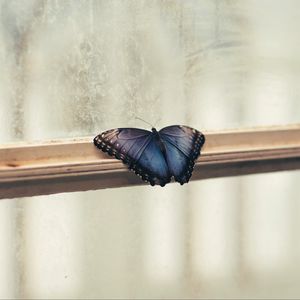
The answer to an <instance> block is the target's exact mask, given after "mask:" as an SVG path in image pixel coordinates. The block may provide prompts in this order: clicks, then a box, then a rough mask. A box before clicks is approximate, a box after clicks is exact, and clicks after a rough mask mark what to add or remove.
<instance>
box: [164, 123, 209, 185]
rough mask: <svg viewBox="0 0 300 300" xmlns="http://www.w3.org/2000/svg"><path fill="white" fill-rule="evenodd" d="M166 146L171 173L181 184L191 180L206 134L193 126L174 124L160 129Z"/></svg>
mask: <svg viewBox="0 0 300 300" xmlns="http://www.w3.org/2000/svg"><path fill="white" fill-rule="evenodd" d="M159 136H160V138H161V140H162V142H163V143H164V146H165V148H166V160H167V164H168V167H169V170H170V172H171V174H172V175H173V176H174V178H175V180H176V181H178V182H179V183H180V184H184V183H186V182H188V181H189V179H190V177H191V176H192V172H193V169H194V165H195V160H196V159H197V158H198V157H199V155H200V151H201V148H202V146H203V144H204V142H205V137H204V135H203V134H202V133H201V132H200V131H198V130H196V129H193V128H191V127H188V126H181V125H173V126H168V127H165V128H163V129H161V130H160V131H159Z"/></svg>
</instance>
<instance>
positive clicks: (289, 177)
mask: <svg viewBox="0 0 300 300" xmlns="http://www.w3.org/2000/svg"><path fill="white" fill-rule="evenodd" d="M299 26H300V2H299V1H296V0H294V1H293V0H287V1H280V0H244V1H225V0H224V1H222V0H221V1H219V0H215V1H214V0H211V1H208V0H207V1H198V0H195V1H192V0H188V1H139V0H133V1H131V0H130V1H129V0H124V1H104V0H103V1H79V0H77V1H54V0H53V1H46V0H45V1H38V0H27V1H23V2H20V1H17V0H7V1H5V0H0V45H1V47H0V70H1V72H0V128H1V130H0V143H1V144H2V143H6V142H14V141H32V140H44V139H49V138H51V139H52V138H64V137H76V136H93V135H96V134H97V133H99V132H100V131H102V130H105V129H108V128H114V127H123V126H139V127H145V124H143V123H141V122H140V121H138V120H136V119H134V117H135V116H139V117H141V118H143V119H145V120H147V121H148V122H150V123H154V124H156V125H157V127H163V126H166V125H169V124H187V125H190V126H193V127H195V128H197V129H199V130H201V131H204V132H205V131H206V130H212V129H224V128H235V127H238V128H240V127H244V126H262V125H273V124H275V125H280V124H287V123H297V122H298V123H299V121H300V102H299V96H300V86H299V79H300V54H299V53H300V51H299V50H300V35H299V34H298V31H299V30H298V28H299ZM299 178H300V173H299V171H293V172H281V173H274V174H262V175H252V176H245V177H235V178H219V179H210V180H203V181H197V182H191V183H189V184H187V185H184V186H180V185H178V184H170V185H167V186H166V187H164V188H160V187H154V188H152V187H148V186H143V187H128V188H120V189H108V190H101V191H93V192H82V193H70V194H59V195H51V196H40V197H32V198H22V199H13V200H3V201H0V244H1V247H0V265H1V268H0V298H37V299H41V298H60V299H61V298H76V299H78V298H83V299H86V298H105V299H106V298H117V297H119V298H139V299H140V298H158V299H161V298H212V297H215V298H233V297H236V298H242V297H243V298H251V297H258V298H270V297H278V298H280V297H281V298H292V297H294V298H299V295H300V287H299V284H298V281H299V280H298V278H299V276H300V242H299V241H300V240H299V221H298V220H299V213H300V210H299V209H300V207H299V184H298V182H299Z"/></svg>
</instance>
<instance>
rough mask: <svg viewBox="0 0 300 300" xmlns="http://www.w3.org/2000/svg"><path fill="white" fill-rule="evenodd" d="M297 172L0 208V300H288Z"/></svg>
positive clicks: (294, 255)
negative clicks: (124, 299) (44, 299)
mask: <svg viewBox="0 0 300 300" xmlns="http://www.w3.org/2000/svg"><path fill="white" fill-rule="evenodd" d="M299 179H300V172H299V171H292V172H279V173H270V174H261V175H250V176H244V177H235V178H219V179H209V180H202V181H197V182H191V183H189V184H187V185H184V186H180V185H179V184H170V185H167V186H166V187H164V188H161V187H154V188H153V187H150V186H143V187H135V188H119V189H107V190H101V191H91V192H80V193H71V194H60V195H51V196H39V197H31V198H23V199H15V200H1V201H0V214H1V215H0V241H1V245H2V246H1V249H0V262H1V269H0V296H1V297H3V298H9V297H19V298H30V299H32V298H60V299H61V298H64V297H65V298H84V299H86V298H106V299H107V298H117V297H121V298H138V299H140V298H160V299H161V298H193V297H194V298H200V297H202V298H212V297H215V298H222V297H225V296H226V298H233V297H235V298H241V297H246V298H255V297H258V298H272V297H283V298H284V299H286V298H292V297H297V296H299V294H300V287H299V284H298V278H299V276H300V252H299V247H300V243H299V230H298V229H299V225H300V224H299V220H300V203H299Z"/></svg>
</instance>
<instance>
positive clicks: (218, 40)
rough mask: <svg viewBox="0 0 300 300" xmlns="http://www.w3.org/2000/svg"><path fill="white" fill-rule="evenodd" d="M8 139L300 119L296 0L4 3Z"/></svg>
mask: <svg viewBox="0 0 300 300" xmlns="http://www.w3.org/2000/svg"><path fill="white" fill-rule="evenodd" d="M0 14H1V22H0V43H1V45H2V47H1V49H0V67H1V74H0V105H1V111H0V126H1V133H0V141H3V142H10V141H14V140H36V139H38V140H40V139H47V138H57V137H70V136H72V137H73V136H78V135H80V136H86V135H95V134H96V133H98V132H99V131H101V130H104V129H109V128H113V127H121V126H139V127H145V124H143V123H141V122H140V121H137V120H135V119H134V116H139V117H141V118H144V119H146V120H147V121H148V122H150V123H155V124H157V126H158V127H163V126H165V125H168V124H179V123H184V124H189V125H191V126H194V127H196V128H198V129H201V130H209V129H224V128H235V127H242V126H262V125H273V124H286V123H295V122H299V121H300V117H299V116H300V104H299V100H298V99H299V94H300V88H299V84H298V82H299V76H300V75H299V63H300V55H299V53H300V51H299V50H300V36H299V34H298V28H299V26H300V16H299V14H300V3H298V1H285V2H284V3H282V2H281V1H273V0H269V1H258V0H257V1H183V2H182V1H34V0H30V1H26V3H25V2H24V3H20V2H19V1H3V0H2V1H1V2H0Z"/></svg>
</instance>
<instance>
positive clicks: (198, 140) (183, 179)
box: [160, 125, 205, 185]
mask: <svg viewBox="0 0 300 300" xmlns="http://www.w3.org/2000/svg"><path fill="white" fill-rule="evenodd" d="M175 126H176V125H175ZM175 126H174V127H175ZM170 127H173V126H168V127H164V128H162V129H161V130H160V131H162V133H163V130H164V129H167V128H170ZM178 127H180V128H182V129H185V130H186V129H187V130H190V131H191V132H192V145H193V147H192V148H191V151H190V153H189V155H188V157H187V160H188V161H187V166H186V168H185V169H184V170H183V171H182V172H181V174H180V175H179V176H174V179H175V181H177V182H179V183H180V184H181V185H183V184H184V183H187V182H189V180H190V178H191V176H192V173H193V170H194V167H195V161H196V160H197V159H198V158H199V156H200V154H201V148H202V146H203V145H204V143H205V135H204V134H203V133H202V132H200V131H198V130H196V129H194V128H192V127H189V126H183V125H178ZM167 135H168V134H167ZM171 136H172V135H171ZM165 142H168V143H170V144H171V145H172V146H173V147H175V148H176V149H177V150H178V151H180V152H182V153H184V152H183V151H182V150H181V149H180V147H178V146H177V145H176V144H173V143H171V142H170V140H168V141H165Z"/></svg>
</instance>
